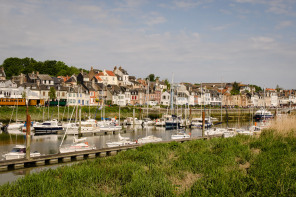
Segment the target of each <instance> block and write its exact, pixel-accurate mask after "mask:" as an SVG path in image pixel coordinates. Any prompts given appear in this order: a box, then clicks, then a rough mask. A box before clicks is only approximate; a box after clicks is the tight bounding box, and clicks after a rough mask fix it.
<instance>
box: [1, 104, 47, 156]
mask: <svg viewBox="0 0 296 197" xmlns="http://www.w3.org/2000/svg"><path fill="white" fill-rule="evenodd" d="M30 120H31V117H30V115H29V113H28V106H27V122H30ZM28 127H30V124H29V125H27V128H28ZM30 132H31V129H28V131H26V145H27V146H25V145H15V146H14V147H13V148H12V150H11V151H10V152H9V153H6V154H4V155H3V157H4V158H5V159H6V160H12V159H22V158H25V157H26V158H27V159H29V158H30V157H38V156H41V154H40V153H39V152H37V151H35V152H33V153H30V140H31V139H30V135H31V134H30Z"/></svg>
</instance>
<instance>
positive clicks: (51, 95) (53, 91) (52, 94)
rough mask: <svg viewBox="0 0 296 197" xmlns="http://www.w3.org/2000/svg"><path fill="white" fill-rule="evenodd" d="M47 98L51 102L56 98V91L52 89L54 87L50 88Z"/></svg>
mask: <svg viewBox="0 0 296 197" xmlns="http://www.w3.org/2000/svg"><path fill="white" fill-rule="evenodd" d="M49 98H50V99H51V100H54V99H56V98H57V96H56V90H55V89H54V87H50V90H49Z"/></svg>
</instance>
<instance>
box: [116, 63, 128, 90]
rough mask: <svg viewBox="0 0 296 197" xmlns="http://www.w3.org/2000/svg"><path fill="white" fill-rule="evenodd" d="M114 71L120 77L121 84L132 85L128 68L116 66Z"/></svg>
mask: <svg viewBox="0 0 296 197" xmlns="http://www.w3.org/2000/svg"><path fill="white" fill-rule="evenodd" d="M113 73H114V74H116V75H118V76H119V77H120V79H121V80H120V84H119V85H121V86H126V85H131V84H132V83H131V82H130V81H129V74H128V73H127V71H126V70H124V69H123V68H122V67H121V66H120V67H119V68H117V67H116V66H115V67H114V70H113Z"/></svg>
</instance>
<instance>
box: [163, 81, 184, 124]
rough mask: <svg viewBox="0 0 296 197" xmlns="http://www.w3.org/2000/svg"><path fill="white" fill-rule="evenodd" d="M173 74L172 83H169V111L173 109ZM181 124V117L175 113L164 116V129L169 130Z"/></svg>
mask: <svg viewBox="0 0 296 197" xmlns="http://www.w3.org/2000/svg"><path fill="white" fill-rule="evenodd" d="M173 82H174V76H173V77H172V85H171V94H170V95H171V96H170V107H171V112H172V111H173V110H174V83H173ZM180 124H181V118H180V117H178V116H176V115H173V113H172V115H171V116H167V117H166V121H165V129H167V130H170V129H178V128H180V127H181V126H180Z"/></svg>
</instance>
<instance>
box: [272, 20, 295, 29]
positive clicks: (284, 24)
mask: <svg viewBox="0 0 296 197" xmlns="http://www.w3.org/2000/svg"><path fill="white" fill-rule="evenodd" d="M293 25H294V23H293V21H281V22H280V23H279V24H277V26H276V29H284V28H287V27H291V26H293Z"/></svg>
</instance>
